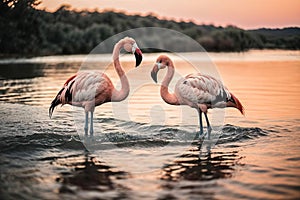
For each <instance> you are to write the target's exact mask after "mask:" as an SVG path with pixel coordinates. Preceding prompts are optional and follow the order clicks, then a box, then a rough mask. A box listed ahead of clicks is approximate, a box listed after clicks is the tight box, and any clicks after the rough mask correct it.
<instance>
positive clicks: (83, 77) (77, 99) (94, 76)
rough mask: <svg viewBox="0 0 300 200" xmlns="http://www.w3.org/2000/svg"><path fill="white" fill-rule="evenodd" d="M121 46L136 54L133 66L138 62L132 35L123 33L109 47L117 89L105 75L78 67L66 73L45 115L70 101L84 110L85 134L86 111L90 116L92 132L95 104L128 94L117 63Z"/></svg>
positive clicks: (91, 131) (125, 80) (136, 47)
mask: <svg viewBox="0 0 300 200" xmlns="http://www.w3.org/2000/svg"><path fill="white" fill-rule="evenodd" d="M121 48H124V49H125V50H126V51H127V52H132V53H133V54H134V55H135V58H136V67H137V66H139V65H140V63H141V62H142V51H141V50H140V49H139V48H138V46H137V44H136V42H135V40H134V39H132V38H130V37H125V38H123V39H121V40H120V41H119V42H117V43H116V44H115V46H114V50H113V63H114V67H115V70H116V71H117V74H118V76H119V78H120V80H121V85H122V87H121V89H120V90H119V91H118V90H117V89H116V88H115V87H114V85H113V83H112V81H111V80H110V79H109V77H108V76H107V75H106V74H104V73H102V72H96V71H81V72H78V73H77V74H75V75H74V76H72V77H70V78H69V79H68V80H67V81H66V82H65V84H64V85H63V88H62V89H61V90H60V91H59V92H58V94H57V95H56V97H55V98H54V100H53V101H52V103H51V106H50V108H49V117H50V118H51V117H52V113H53V111H54V108H55V107H56V106H58V105H59V104H62V105H64V104H70V105H73V106H77V107H82V108H84V112H85V125H84V131H85V135H86V136H87V135H88V123H89V112H90V113H91V117H90V135H91V136H92V135H93V133H94V128H93V127H94V126H93V117H94V116H93V115H94V110H95V106H99V105H101V104H103V103H106V102H119V101H122V100H124V99H126V97H127V96H128V94H129V83H128V79H127V77H126V75H125V72H124V70H123V68H122V66H121V64H120V61H119V55H120V50H121Z"/></svg>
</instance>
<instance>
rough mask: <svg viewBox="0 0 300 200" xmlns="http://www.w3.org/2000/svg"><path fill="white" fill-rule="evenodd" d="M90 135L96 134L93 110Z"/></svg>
mask: <svg viewBox="0 0 300 200" xmlns="http://www.w3.org/2000/svg"><path fill="white" fill-rule="evenodd" d="M90 135H91V136H93V135H94V112H91V126H90Z"/></svg>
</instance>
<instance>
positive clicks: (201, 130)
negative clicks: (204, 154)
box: [198, 110, 203, 136]
mask: <svg viewBox="0 0 300 200" xmlns="http://www.w3.org/2000/svg"><path fill="white" fill-rule="evenodd" d="M198 113H199V124H200V134H199V136H202V135H203V124H202V112H201V110H199V112H198Z"/></svg>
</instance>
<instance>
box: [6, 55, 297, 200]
mask: <svg viewBox="0 0 300 200" xmlns="http://www.w3.org/2000/svg"><path fill="white" fill-rule="evenodd" d="M171 56H173V58H174V60H175V65H176V66H177V68H176V69H177V71H178V73H179V74H178V76H177V77H175V79H176V78H179V77H180V75H184V74H188V73H190V72H193V71H194V70H195V68H194V67H193V66H191V64H196V65H201V67H200V70H201V71H204V72H205V73H211V74H214V75H216V76H218V75H219V77H220V78H222V80H223V81H224V83H225V84H226V85H227V87H228V88H229V89H230V90H231V91H232V92H233V93H234V94H235V95H236V96H237V97H238V98H239V99H240V100H241V102H242V103H243V104H244V107H245V108H246V116H245V117H244V116H242V115H240V113H239V112H238V111H237V110H234V109H230V108H229V109H226V111H225V112H224V110H221V109H216V110H212V111H210V112H209V117H210V119H211V122H212V124H213V129H214V131H213V139H214V141H213V142H212V144H211V143H210V142H209V141H208V140H207V139H205V140H200V141H198V140H195V137H196V135H197V131H198V118H197V113H196V111H195V110H193V109H190V108H187V107H186V108H182V107H176V106H171V105H167V104H166V103H164V102H163V101H162V100H161V98H160V96H159V84H154V83H153V82H152V80H151V79H150V78H149V76H148V75H149V72H150V70H151V67H152V65H153V63H154V60H155V58H156V57H157V54H145V57H144V61H143V64H142V66H141V67H140V68H137V69H135V70H132V69H131V68H132V67H131V66H132V65H133V63H132V61H131V59H133V58H132V57H131V56H124V57H123V58H122V59H121V60H122V64H123V66H124V67H125V70H126V71H127V75H128V77H129V81H130V83H131V93H130V96H129V97H128V99H127V101H125V102H122V103H114V104H111V103H107V104H105V105H102V106H100V107H98V108H97V109H96V111H95V119H94V123H95V137H93V138H83V137H82V134H83V133H82V132H83V130H82V129H83V126H82V123H83V122H82V120H83V118H84V116H83V111H82V110H80V109H79V110H78V109H73V108H72V107H71V106H69V105H66V106H63V107H58V108H57V109H56V110H55V111H54V115H53V119H49V117H48V108H49V105H50V102H51V100H52V99H53V97H54V96H55V95H56V93H57V92H58V91H59V89H60V88H61V86H62V85H63V83H64V81H65V80H66V79H67V78H68V77H70V76H71V75H73V74H74V73H76V72H77V71H78V70H79V69H80V68H81V69H83V68H84V69H85V68H86V66H82V65H81V62H82V61H84V59H85V56H73V57H72V56H68V57H63V56H57V57H50V58H49V57H48V58H47V57H46V58H34V59H23V60H2V61H1V60H0V77H1V80H0V105H1V109H0V113H1V118H0V124H1V134H0V137H1V140H0V157H1V159H0V172H1V174H0V198H1V199H118V198H122V199H141V198H143V199H299V198H300V192H299V191H300V184H299V183H300V162H299V161H300V134H299V133H300V126H299V122H300V115H299V113H300V108H299V107H298V102H299V100H298V99H299V97H300V53H299V52H295V51H250V52H247V53H242V54H235V53H234V54H233V53H230V54H211V55H210V56H211V59H212V60H213V61H214V63H215V64H216V66H217V67H216V68H214V65H213V64H211V63H210V62H209V60H207V56H205V55H203V54H200V53H192V54H182V57H181V58H177V57H176V55H171ZM183 57H184V58H186V59H188V61H189V63H187V62H185V61H183V60H182V58H183ZM72 58H73V59H72ZM109 59H110V56H109V55H106V56H104V58H103V60H102V59H100V58H99V59H98V58H95V57H93V59H92V60H91V61H92V62H90V63H88V64H89V65H87V66H88V68H90V69H100V70H103V71H106V73H107V74H109V76H110V77H111V78H112V80H113V82H114V83H117V81H118V79H117V77H116V74H115V72H114V69H113V67H112V66H111V65H109V67H107V63H109ZM100 66H104V67H102V68H101V67H100ZM218 72H219V73H218ZM163 75H164V73H163V72H161V74H160V76H159V81H161V80H162V78H163ZM172 87H174V81H173V83H172V85H171V88H172ZM187 115H188V116H187ZM82 139H83V140H82ZM215 143H216V144H215Z"/></svg>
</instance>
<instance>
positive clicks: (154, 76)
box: [151, 71, 157, 83]
mask: <svg viewBox="0 0 300 200" xmlns="http://www.w3.org/2000/svg"><path fill="white" fill-rule="evenodd" d="M151 78H152V79H153V81H154V82H155V83H157V73H155V72H154V71H152V72H151Z"/></svg>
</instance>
